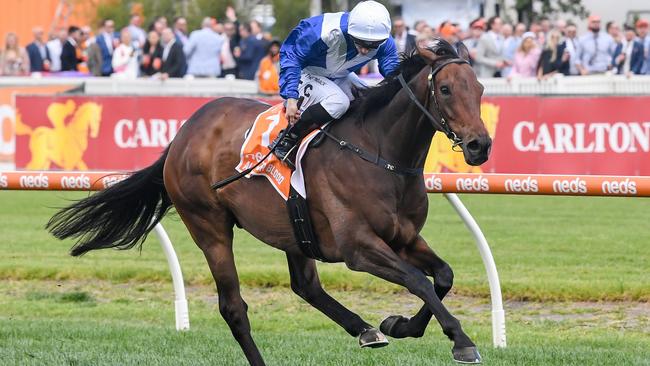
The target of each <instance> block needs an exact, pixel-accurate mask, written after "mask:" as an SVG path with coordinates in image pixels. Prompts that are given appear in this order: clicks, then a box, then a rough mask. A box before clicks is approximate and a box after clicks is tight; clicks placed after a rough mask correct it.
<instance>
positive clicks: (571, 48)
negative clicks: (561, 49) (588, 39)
mask: <svg viewBox="0 0 650 366" xmlns="http://www.w3.org/2000/svg"><path fill="white" fill-rule="evenodd" d="M565 44H566V50H567V52H568V53H569V75H579V74H580V71H579V70H578V67H577V66H576V64H577V62H578V58H579V57H580V49H579V47H580V43H579V40H578V30H577V28H576V26H575V24H573V23H569V24H567V26H566V40H565Z"/></svg>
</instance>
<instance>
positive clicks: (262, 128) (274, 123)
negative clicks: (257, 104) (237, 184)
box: [235, 103, 320, 201]
mask: <svg viewBox="0 0 650 366" xmlns="http://www.w3.org/2000/svg"><path fill="white" fill-rule="evenodd" d="M288 125H289V122H288V121H287V119H286V117H285V114H284V105H283V104H282V103H280V104H276V105H274V106H272V107H270V108H269V109H267V110H265V111H264V112H262V113H260V114H259V115H258V116H257V118H255V123H253V126H252V127H251V128H250V129H249V130H248V131H246V135H245V136H244V144H243V145H242V147H241V153H240V160H239V165H237V167H236V168H235V169H236V170H237V171H238V172H240V173H241V172H243V171H244V170H246V169H248V168H250V167H252V166H254V165H255V164H257V163H258V162H259V161H260V160H261V159H262V158H264V156H265V155H266V154H267V153H268V152H269V145H270V144H271V143H272V142H273V141H274V140H275V138H276V137H278V135H279V134H280V131H282V130H283V129H285V128H286V127H287V126H288ZM319 133H320V131H319V130H316V131H312V132H311V133H310V134H309V135H307V136H306V137H305V138H304V139H303V140H302V141H301V142H300V146H299V147H298V151H297V153H296V170H295V171H294V172H293V174H292V171H291V169H290V168H289V167H288V166H287V165H286V164H284V163H283V162H282V161H280V160H279V159H278V158H277V157H276V156H275V155H274V154H271V155H270V156H269V157H268V158H266V160H265V161H264V162H262V163H261V164H260V165H259V166H258V167H257V168H255V169H254V170H253V171H251V172H250V173H249V174H248V175H246V178H251V177H252V176H263V177H265V178H266V179H267V180H268V181H269V182H270V183H271V185H272V186H273V188H275V190H276V191H277V192H278V193H279V194H280V196H282V198H284V200H285V201H286V200H287V199H288V197H289V191H290V190H291V187H292V186H293V187H294V189H295V190H296V192H298V193H299V194H300V195H301V196H302V197H303V198H307V195H306V190H305V180H304V178H303V173H302V168H301V166H300V161H301V159H302V157H303V156H304V155H305V152H306V151H307V146H308V145H309V142H311V140H312V139H313V138H314V137H316V136H317V135H318V134H319Z"/></svg>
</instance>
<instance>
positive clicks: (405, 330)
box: [380, 236, 454, 338]
mask: <svg viewBox="0 0 650 366" xmlns="http://www.w3.org/2000/svg"><path fill="white" fill-rule="evenodd" d="M403 257H405V259H406V261H408V262H409V263H411V264H412V265H414V266H415V267H416V268H418V269H420V270H421V271H422V272H424V273H425V274H427V275H429V276H433V278H434V290H435V291H436V295H438V298H439V299H440V300H441V301H442V299H443V298H444V297H445V295H447V293H448V292H449V290H451V286H452V285H453V282H454V273H453V272H452V270H451V267H449V264H447V262H445V261H444V260H442V258H440V257H438V255H437V254H436V253H435V252H434V251H433V250H432V249H431V248H430V247H429V245H427V243H426V242H425V241H424V239H422V237H420V236H418V239H417V241H416V243H415V244H414V245H413V246H412V247H410V248H407V249H406V250H405V251H404V253H403ZM432 316H433V313H432V312H431V310H429V307H428V306H427V305H426V304H425V305H423V306H422V308H421V309H420V311H418V313H417V314H415V315H414V316H413V317H412V318H410V319H407V318H405V317H403V316H401V315H393V316H389V317H388V318H386V319H384V321H382V322H381V326H380V329H381V331H382V332H384V333H385V334H386V335H389V336H391V337H394V338H406V337H422V336H423V335H424V331H425V330H426V328H427V325H428V324H429V321H431V317H432Z"/></svg>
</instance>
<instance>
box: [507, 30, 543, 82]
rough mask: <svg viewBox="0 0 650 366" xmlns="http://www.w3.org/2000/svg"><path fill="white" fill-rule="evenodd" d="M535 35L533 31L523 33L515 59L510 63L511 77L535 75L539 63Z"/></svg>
mask: <svg viewBox="0 0 650 366" xmlns="http://www.w3.org/2000/svg"><path fill="white" fill-rule="evenodd" d="M536 38H537V36H536V35H535V33H533V32H526V33H524V36H523V40H522V41H521V45H519V48H518V49H517V52H516V53H515V60H514V62H513V64H512V72H511V73H510V78H512V77H528V78H529V77H535V76H536V75H537V64H538V63H539V56H540V53H541V51H540V49H539V46H538V45H537V41H536Z"/></svg>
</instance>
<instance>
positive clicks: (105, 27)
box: [95, 17, 134, 76]
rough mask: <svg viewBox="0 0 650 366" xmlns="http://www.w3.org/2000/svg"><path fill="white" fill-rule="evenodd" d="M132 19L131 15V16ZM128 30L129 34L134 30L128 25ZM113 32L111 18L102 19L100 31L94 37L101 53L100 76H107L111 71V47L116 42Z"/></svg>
mask: <svg viewBox="0 0 650 366" xmlns="http://www.w3.org/2000/svg"><path fill="white" fill-rule="evenodd" d="M131 18H132V19H133V17H131ZM128 29H129V32H131V35H133V34H134V32H133V31H132V30H131V26H130V25H129V28H128ZM114 32H115V22H114V21H113V20H112V19H104V20H103V21H102V27H101V30H100V33H99V34H98V35H97V37H96V38H95V42H96V43H97V46H98V47H99V50H100V51H101V54H102V70H101V71H102V72H101V76H109V75H110V74H112V73H113V67H112V66H111V65H112V62H113V47H114V45H115V44H116V42H115V39H114V38H113V33H114Z"/></svg>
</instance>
